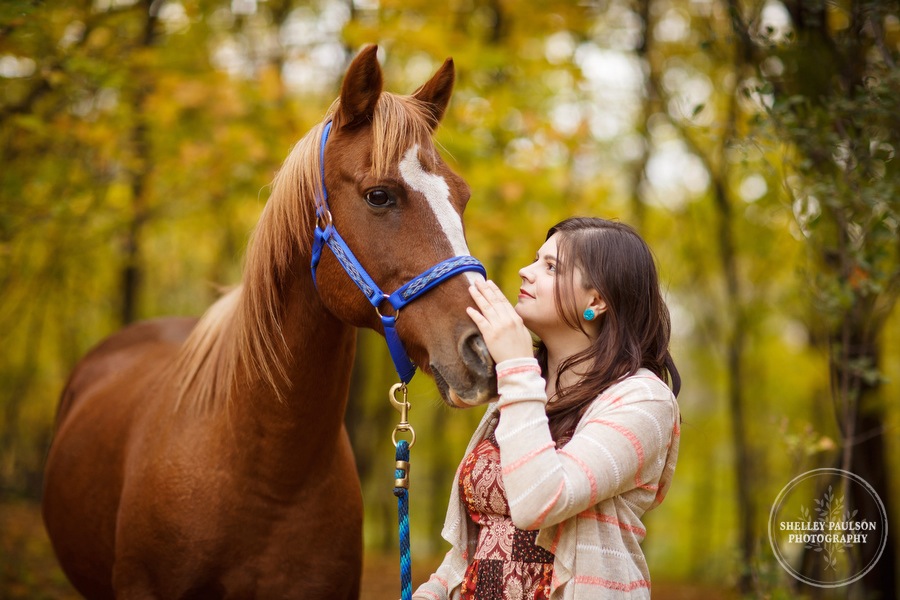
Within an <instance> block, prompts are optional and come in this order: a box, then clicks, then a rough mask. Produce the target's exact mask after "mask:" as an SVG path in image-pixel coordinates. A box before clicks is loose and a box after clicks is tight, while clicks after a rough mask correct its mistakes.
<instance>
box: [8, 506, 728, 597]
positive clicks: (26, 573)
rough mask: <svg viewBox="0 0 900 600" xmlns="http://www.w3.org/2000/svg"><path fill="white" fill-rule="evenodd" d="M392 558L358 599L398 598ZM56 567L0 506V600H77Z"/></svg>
mask: <svg viewBox="0 0 900 600" xmlns="http://www.w3.org/2000/svg"><path fill="white" fill-rule="evenodd" d="M397 561H398V558H397V557H396V556H373V555H369V556H366V560H365V564H364V568H363V578H362V593H361V596H360V600H398V598H399V597H400V591H399V590H400V575H399V565H398V562H397ZM435 566H436V559H432V560H424V559H421V558H419V559H417V558H416V557H415V556H414V557H413V583H414V585H417V584H418V583H420V582H422V581H424V580H425V579H427V578H428V576H429V574H430V573H431V571H432V569H433V568H434V567H435ZM79 598H81V597H80V596H79V595H78V594H77V593H75V591H74V590H73V589H72V587H71V586H70V585H69V583H68V582H67V581H66V578H65V577H64V576H63V574H62V571H60V569H59V567H58V566H57V564H56V559H55V558H54V556H53V551H52V550H51V548H50V541H49V540H48V539H47V535H46V533H45V532H44V527H43V524H42V523H41V517H40V511H39V508H38V507H37V506H36V505H34V504H30V503H25V502H6V503H2V504H0V600H78V599H79ZM653 598H654V600H693V599H695V598H696V599H702V600H735V599H736V598H737V597H736V596H732V595H729V594H727V593H725V592H723V591H721V590H715V589H709V588H705V587H699V586H690V585H684V584H667V583H661V582H654V587H653Z"/></svg>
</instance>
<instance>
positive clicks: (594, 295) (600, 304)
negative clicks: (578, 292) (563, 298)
mask: <svg viewBox="0 0 900 600" xmlns="http://www.w3.org/2000/svg"><path fill="white" fill-rule="evenodd" d="M589 294H590V296H589V300H588V305H587V306H586V307H585V308H590V309H593V311H594V313H595V314H598V315H599V314H601V313H604V312H606V300H604V299H603V298H601V297H600V294H599V293H598V292H597V290H590V291H589Z"/></svg>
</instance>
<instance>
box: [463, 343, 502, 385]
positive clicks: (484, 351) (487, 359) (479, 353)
mask: <svg viewBox="0 0 900 600" xmlns="http://www.w3.org/2000/svg"><path fill="white" fill-rule="evenodd" d="M460 354H462V356H463V361H464V362H465V363H466V366H467V367H469V368H470V369H471V370H473V371H477V372H480V374H482V375H485V376H487V377H490V376H491V374H492V373H493V369H494V360H493V359H492V358H491V353H490V352H488V348H487V344H485V343H484V338H483V337H481V334H480V333H473V334H471V335H469V336H468V337H466V338H464V339H463V341H462V347H461V348H460Z"/></svg>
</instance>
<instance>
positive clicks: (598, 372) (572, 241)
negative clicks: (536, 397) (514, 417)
mask: <svg viewBox="0 0 900 600" xmlns="http://www.w3.org/2000/svg"><path fill="white" fill-rule="evenodd" d="M556 233H559V236H558V237H557V269H558V274H557V279H556V284H555V286H554V294H555V296H556V305H557V310H558V311H559V315H560V318H562V320H563V322H564V323H566V324H567V325H569V326H570V327H572V328H573V329H580V330H581V331H585V329H584V326H583V321H582V319H583V317H582V315H581V309H582V308H583V307H579V306H576V305H575V297H574V294H573V293H572V292H573V286H574V285H575V283H574V273H575V269H578V270H579V272H580V273H581V280H582V283H583V285H584V287H585V289H595V290H597V292H598V294H599V295H600V297H601V298H602V299H603V300H604V301H605V302H606V310H605V311H604V312H602V313H601V314H600V315H599V316H598V317H597V318H598V319H599V322H598V323H599V326H600V328H599V335H598V336H597V338H596V339H595V340H594V341H593V342H592V343H591V346H590V347H589V348H588V349H587V350H585V351H583V352H580V353H578V354H575V355H574V356H571V357H569V358H568V359H566V360H565V361H563V363H562V364H560V366H559V371H558V372H557V378H556V380H557V381H561V380H562V377H561V375H562V374H563V373H564V372H565V371H569V370H572V369H577V370H578V371H579V372H581V373H584V376H583V377H581V378H580V379H578V381H577V382H576V383H574V384H572V385H569V386H566V387H564V388H558V389H557V390H556V397H555V398H553V399H552V400H553V402H551V403H550V404H548V406H547V415H548V417H549V419H550V431H551V433H552V435H553V439H554V440H557V442H558V443H564V442H565V441H566V438H568V437H570V436H571V435H572V432H573V431H574V429H575V426H576V425H577V424H578V421H579V420H580V419H581V417H582V415H583V414H584V411H585V410H586V409H587V407H588V406H589V405H590V403H591V401H593V400H594V399H595V398H596V397H597V396H598V395H599V394H601V393H602V392H603V391H604V390H605V389H606V388H608V387H609V386H611V385H612V384H614V383H615V382H616V381H618V380H619V379H621V378H623V377H628V376H629V375H633V374H634V373H636V372H637V370H638V369H640V368H642V367H643V368H646V369H649V370H650V371H652V372H653V373H655V374H656V375H657V376H658V377H659V378H660V379H662V380H663V381H665V382H666V383H670V382H671V383H670V384H671V386H672V388H673V390H674V392H675V394H676V395H678V392H679V390H680V388H681V378H680V376H679V375H678V370H677V369H676V368H675V363H674V361H673V360H672V356H671V354H670V353H669V336H670V333H671V322H670V320H669V309H668V308H667V307H666V303H665V301H664V300H663V297H662V293H661V292H660V289H659V278H658V276H657V273H656V264H655V262H654V260H653V254H652V252H651V251H650V248H649V247H648V246H647V243H646V242H644V240H643V239H642V238H641V236H640V235H638V233H637V232H636V231H635V230H634V229H632V228H631V227H629V226H628V225H625V224H623V223H619V222H616V221H608V220H606V219H599V218H590V217H573V218H570V219H566V220H565V221H562V222H560V223H558V224H556V225H554V226H553V227H551V228H550V230H549V231H548V232H547V239H550V237H551V236H553V235H554V234H556ZM586 333H587V332H586V331H585V334H586ZM536 356H537V359H538V362H539V363H540V365H541V369H542V370H543V371H544V375H545V376H546V375H547V349H546V347H545V346H544V344H543V343H542V342H538V345H537V352H536Z"/></svg>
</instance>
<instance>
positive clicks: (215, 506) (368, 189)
mask: <svg viewBox="0 0 900 600" xmlns="http://www.w3.org/2000/svg"><path fill="white" fill-rule="evenodd" d="M453 80H454V69H453V63H452V61H451V60H449V59H448V60H447V61H446V62H445V63H444V64H443V66H442V67H441V68H440V69H439V70H438V71H437V72H436V73H435V75H434V76H433V77H432V78H431V79H430V80H429V81H428V82H427V83H426V84H425V85H423V86H422V87H421V88H419V89H418V90H417V91H416V92H415V93H414V94H412V95H410V96H397V95H393V94H390V93H387V92H384V93H382V74H381V68H380V67H379V65H378V61H377V58H376V48H375V47H369V48H366V49H365V50H363V51H362V52H361V53H360V54H359V55H358V56H357V57H356V58H355V59H354V61H353V62H352V64H351V65H350V67H349V68H348V71H347V74H346V76H345V78H344V82H343V85H342V88H341V94H340V98H338V99H337V100H336V101H335V102H334V104H333V105H332V107H331V108H330V109H329V111H328V115H327V118H326V121H327V120H330V121H331V123H332V127H331V133H330V138H329V139H328V142H327V145H326V146H325V147H324V150H322V156H323V157H324V158H323V159H322V161H324V162H323V164H324V170H323V171H322V172H323V173H324V181H323V180H322V175H320V166H321V165H320V162H321V161H320V158H319V152H320V148H319V143H320V140H321V139H322V133H323V130H324V128H325V122H324V121H323V123H321V124H319V125H318V126H316V127H315V128H313V130H312V131H310V132H309V133H308V134H307V135H306V136H305V137H304V138H303V139H301V140H300V141H299V142H298V143H297V145H296V146H295V147H294V148H293V150H292V151H291V153H290V155H289V156H288V157H287V159H286V160H285V162H284V164H283V166H282V168H281V169H280V171H279V172H278V174H277V176H276V178H275V181H274V185H273V189H272V194H271V197H270V199H269V201H268V203H267V205H266V207H265V209H264V211H263V214H262V216H261V218H260V221H259V224H258V225H257V228H256V230H255V233H254V235H253V238H252V240H251V242H250V245H249V247H248V253H247V258H246V263H245V267H244V274H243V278H242V283H241V285H240V286H239V287H237V288H235V289H234V290H232V291H231V292H229V293H228V294H226V295H225V296H223V297H222V298H221V299H220V300H219V301H218V302H216V303H215V304H213V305H212V306H211V308H210V309H209V310H208V311H207V312H206V314H205V315H204V316H203V317H202V318H201V319H200V320H199V321H194V320H190V319H174V318H173V319H159V320H154V321H149V322H143V323H139V324H136V325H133V326H130V327H128V328H126V329H124V330H122V331H121V332H119V333H117V334H115V335H113V336H111V337H110V338H108V339H106V340H105V341H103V342H102V343H100V344H99V345H98V346H97V347H95V348H94V349H93V350H91V351H90V353H89V354H88V355H87V356H86V357H85V358H84V359H83V360H82V361H81V362H80V363H79V364H78V365H77V366H76V368H75V370H74V372H73V373H72V375H71V376H70V379H69V382H68V384H67V386H66V388H65V390H64V392H63V394H62V399H61V402H60V407H59V412H58V416H57V424H56V427H57V429H56V433H55V438H54V441H53V444H52V446H51V449H50V454H49V457H48V461H47V466H46V473H45V489H44V499H43V514H44V522H45V524H46V527H47V530H48V532H49V534H50V537H51V540H52V542H53V547H54V549H55V552H56V555H57V557H58V558H59V561H60V563H61V564H62V567H63V570H64V571H65V573H66V575H67V576H68V577H69V579H70V580H71V581H72V583H73V584H74V586H75V587H76V588H77V589H78V591H80V592H81V593H82V594H83V595H84V596H86V597H88V598H91V599H94V598H165V599H170V598H171V599H174V598H254V597H256V598H306V599H316V598H329V599H332V598H355V597H357V596H358V594H359V585H360V572H361V562H362V497H361V491H360V485H359V480H358V477H357V474H356V468H355V464H354V460H353V455H352V453H351V448H350V445H349V442H348V437H347V431H346V429H345V428H344V411H345V408H346V404H347V394H348V388H349V376H350V370H351V366H352V362H353V355H354V349H355V337H356V329H355V328H356V327H370V328H373V329H376V330H379V331H380V330H381V321H380V320H379V318H378V315H377V314H376V310H374V309H373V306H372V304H370V303H369V300H367V299H366V298H365V297H364V296H363V294H361V293H360V291H359V289H357V287H356V286H355V284H354V283H353V282H352V281H351V279H350V278H349V277H348V276H347V274H346V273H345V272H344V271H343V269H342V268H341V266H340V264H339V263H338V261H337V260H336V259H335V258H334V256H333V255H332V254H331V253H328V252H325V253H323V254H322V257H321V261H320V262H319V264H318V273H317V277H316V280H315V281H314V280H313V277H312V273H311V267H310V259H311V256H310V254H311V243H312V239H313V232H314V229H315V228H316V227H319V225H318V224H317V221H316V217H315V214H316V205H317V202H320V200H321V198H320V194H321V190H323V189H324V190H327V193H328V198H329V203H330V209H331V219H333V223H334V225H335V227H337V228H339V229H340V231H341V235H342V236H343V238H344V239H345V240H346V242H347V244H348V245H349V246H350V247H352V248H353V251H354V252H355V253H356V256H357V258H358V260H359V263H360V264H361V265H362V266H363V267H364V268H365V269H366V270H367V271H368V273H369V274H370V275H371V277H372V279H373V280H375V281H377V282H378V285H379V286H381V287H382V288H383V289H386V290H394V289H397V288H398V287H400V286H401V285H403V284H404V283H405V282H407V281H409V280H410V279H411V278H413V277H415V276H416V275H417V274H419V273H421V272H423V271H424V270H426V269H428V268H429V267H431V266H433V265H435V264H436V263H439V262H441V261H442V260H444V259H447V258H448V257H451V256H455V255H460V254H467V253H468V250H467V247H466V241H465V237H464V234H463V225H462V213H463V210H464V208H465V205H466V202H467V201H468V198H469V189H468V186H467V185H466V184H465V182H464V181H463V180H462V179H461V178H460V177H459V176H457V175H456V174H454V173H453V172H452V171H451V170H450V169H449V168H448V166H447V165H446V164H445V163H444V162H443V161H442V160H441V158H440V156H439V154H438V152H437V150H436V149H435V146H434V142H433V141H432V135H433V132H434V129H435V128H436V127H437V125H438V123H439V121H440V120H441V118H442V116H443V114H444V110H445V108H446V106H447V103H448V101H449V98H450V94H451V91H452V87H453ZM323 186H324V187H323ZM473 277H477V275H475V274H473V273H463V274H457V275H454V276H453V277H451V278H450V279H448V280H446V281H445V282H444V283H442V284H441V285H440V286H439V287H437V288H435V289H433V290H431V291H429V292H428V294H427V295H425V296H423V297H422V298H420V299H418V300H417V301H415V302H413V303H412V304H410V305H409V306H407V307H404V308H403V310H402V315H400V316H398V318H397V332H398V334H399V336H400V339H401V340H402V342H403V344H404V346H405V347H406V349H407V351H408V354H409V356H410V357H411V358H412V360H413V361H414V362H415V363H416V364H418V365H419V366H421V367H422V368H423V370H425V371H426V372H428V373H430V374H432V375H434V377H435V380H436V381H437V383H438V387H439V389H440V391H441V395H442V396H443V397H444V398H445V400H446V399H447V398H448V397H450V396H451V395H452V396H453V397H457V396H458V397H459V399H461V400H463V401H466V402H468V403H470V404H474V403H480V402H482V401H484V400H485V399H487V398H488V397H489V396H490V395H491V394H492V393H494V390H495V388H496V380H495V379H494V377H493V375H492V370H493V364H492V362H491V359H490V356H489V355H488V353H487V351H486V347H485V346H484V341H483V340H482V339H481V338H480V337H479V335H478V332H477V330H476V328H475V326H474V324H473V323H472V321H471V320H470V319H469V318H468V316H467V315H466V312H465V309H466V307H467V306H469V305H470V303H471V301H470V298H469V294H468V292H467V287H468V285H470V280H472V278H473ZM381 311H382V312H389V311H390V307H389V306H387V305H385V306H383V307H381Z"/></svg>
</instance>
